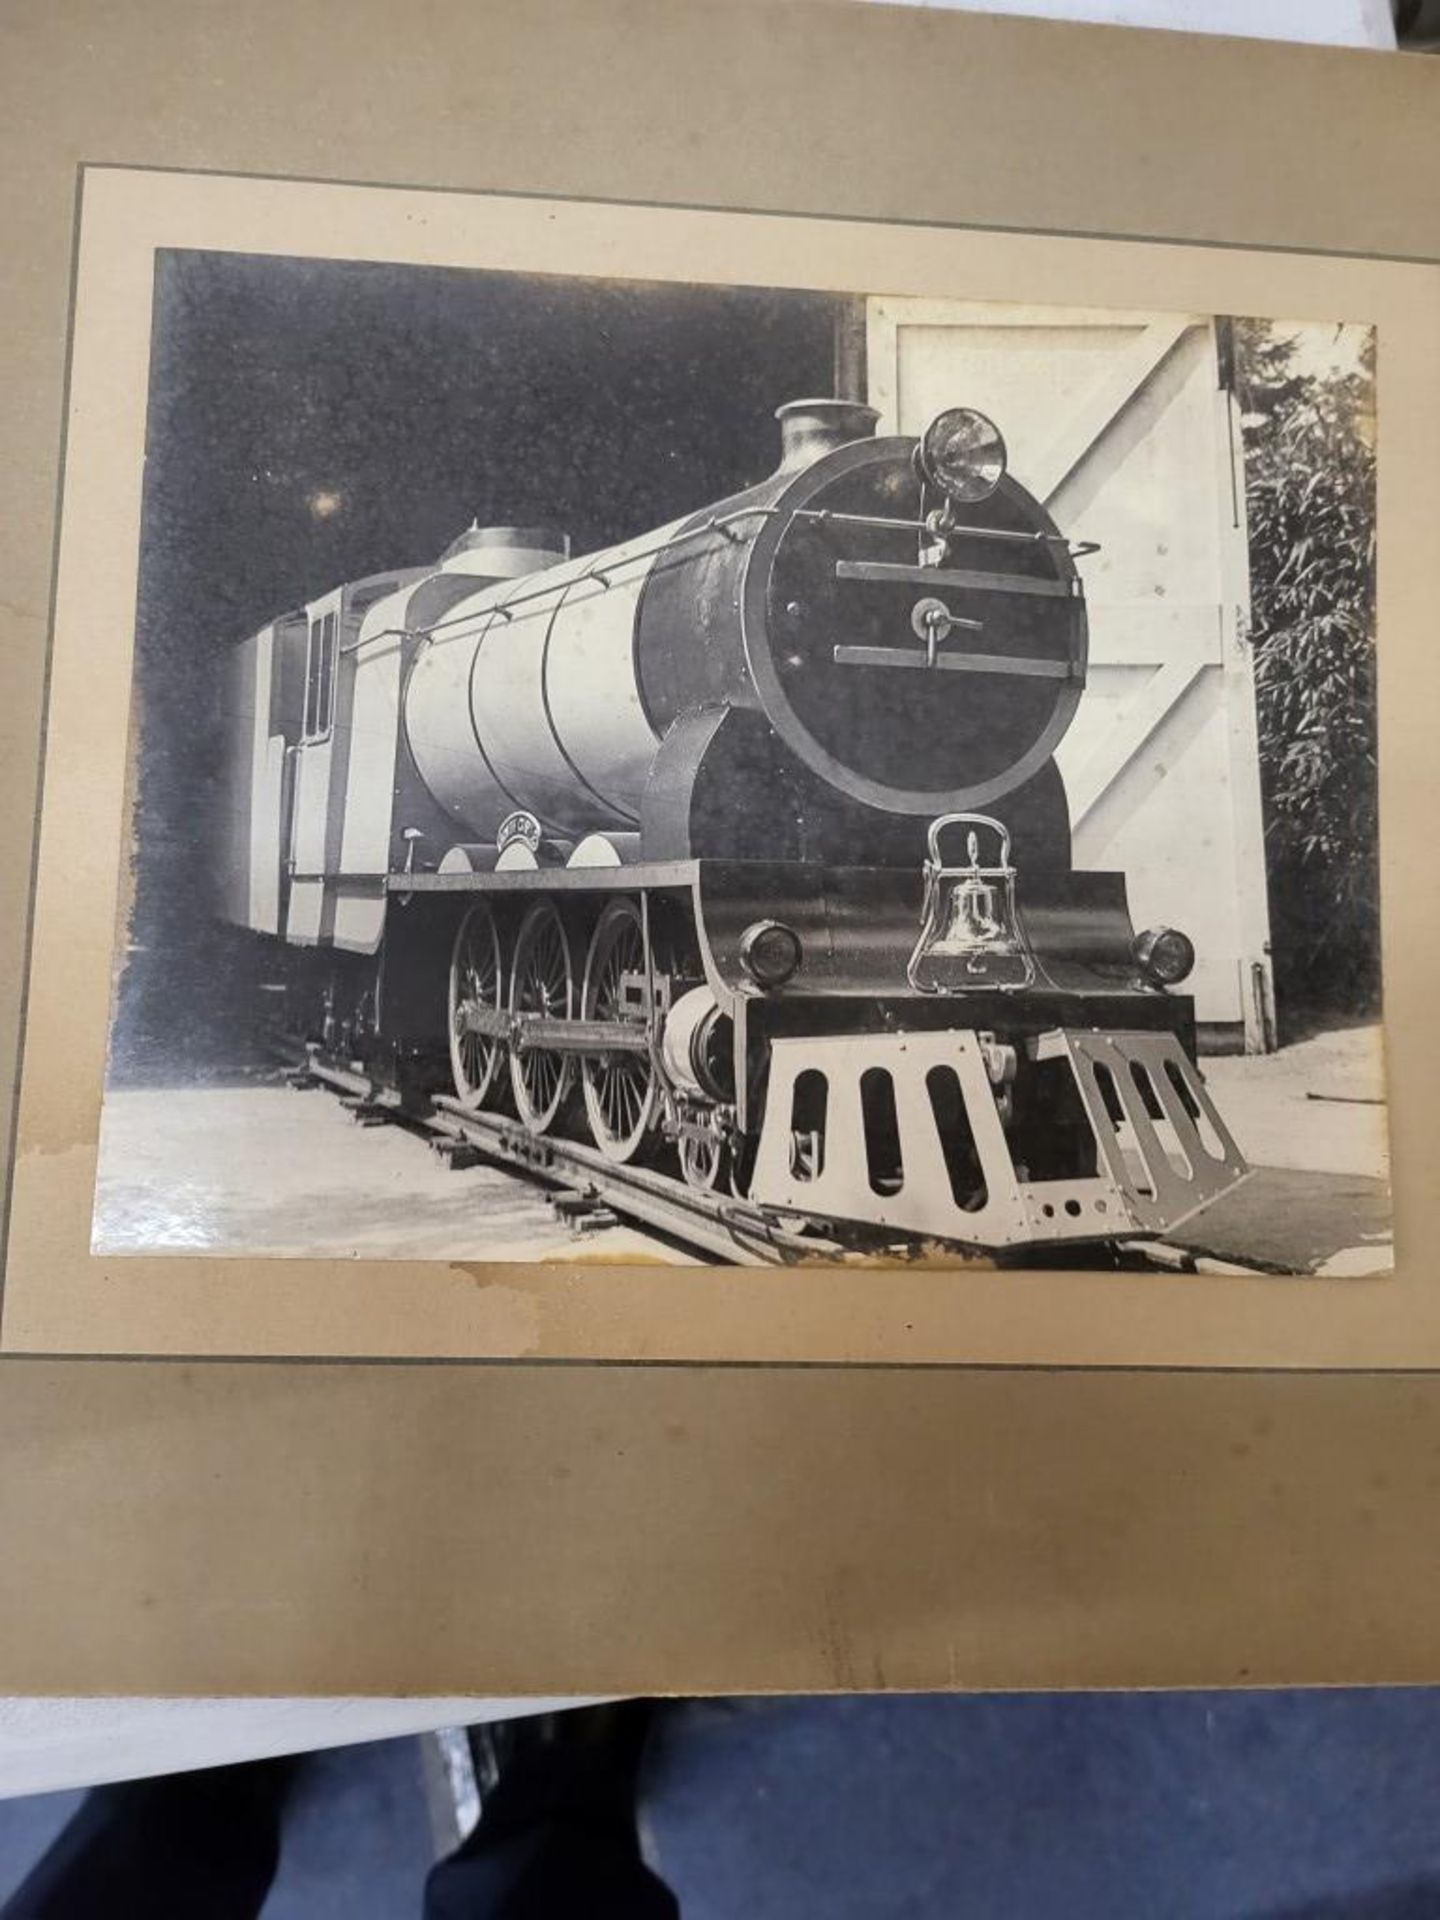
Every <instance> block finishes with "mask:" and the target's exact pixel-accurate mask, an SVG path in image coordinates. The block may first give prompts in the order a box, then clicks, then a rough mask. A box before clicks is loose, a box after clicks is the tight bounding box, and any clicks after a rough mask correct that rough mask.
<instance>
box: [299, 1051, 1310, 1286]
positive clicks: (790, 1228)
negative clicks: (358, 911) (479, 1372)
mask: <svg viewBox="0 0 1440 1920" xmlns="http://www.w3.org/2000/svg"><path fill="white" fill-rule="evenodd" d="M278 1051H279V1052H280V1053H281V1054H282V1056H283V1058H284V1059H285V1061H286V1063H287V1065H288V1067H289V1069H290V1074H291V1080H292V1084H295V1085H302V1086H303V1085H305V1084H309V1083H315V1084H319V1085H323V1086H327V1087H330V1088H332V1089H334V1091H335V1092H337V1093H338V1094H339V1095H340V1096H341V1098H342V1100H343V1101H344V1102H345V1104H346V1105H347V1106H348V1107H349V1108H350V1110H351V1113H352V1114H353V1116H354V1117H355V1119H356V1120H358V1121H360V1122H361V1123H362V1124H371V1125H374V1124H379V1123H382V1122H391V1123H394V1124H397V1125H403V1126H405V1127H407V1128H408V1129H410V1130H411V1131H412V1132H414V1133H416V1134H417V1135H419V1136H421V1137H423V1138H426V1139H428V1140H429V1142H430V1144H431V1146H432V1147H433V1148H435V1149H436V1150H437V1151H439V1152H441V1153H444V1154H445V1155H446V1157H447V1158H448V1159H449V1160H450V1162H451V1164H452V1165H455V1166H457V1167H458V1166H464V1165H467V1164H471V1163H472V1160H473V1161H488V1162H490V1163H492V1164H494V1165H499V1166H503V1167H507V1168H510V1169H512V1170H513V1171H515V1172H517V1173H520V1174H524V1175H526V1176H528V1177H529V1178H531V1179H532V1180H535V1181H537V1182H538V1183H540V1184H541V1185H543V1186H544V1187H546V1188H547V1189H548V1190H549V1193H550V1197H551V1201H552V1204H553V1205H554V1206H555V1208H556V1211H557V1212H558V1213H560V1214H561V1215H562V1216H563V1217H564V1218H566V1219H567V1220H569V1221H570V1222H571V1224H572V1225H573V1226H574V1227H575V1228H576V1229H577V1230H588V1231H599V1230H603V1229H604V1228H605V1227H607V1226H610V1225H612V1224H617V1223H618V1222H620V1221H622V1220H624V1221H628V1222H631V1223H632V1224H635V1225H638V1226H643V1227H647V1228H649V1229H650V1230H651V1231H652V1232H656V1233H659V1234H661V1235H663V1236H664V1237H665V1238H666V1239H667V1240H669V1241H671V1242H673V1243H675V1244H677V1245H680V1246H683V1247H685V1248H687V1249H688V1250H689V1251H691V1252H694V1253H696V1254H698V1255H700V1256H701V1257H702V1258H704V1259H706V1260H709V1261H713V1262H716V1263H723V1264H728V1265H732V1266H749V1267H765V1266H795V1265H799V1264H801V1263H805V1262H824V1261H833V1260H838V1259H842V1258H844V1257H845V1255H846V1253H847V1251H849V1250H850V1249H847V1247H846V1245H845V1244H844V1242H842V1241H841V1240H840V1239H838V1238H827V1237H826V1235H825V1234H824V1233H823V1232H820V1231H817V1230H814V1229H807V1230H804V1231H802V1230H801V1229H800V1228H799V1226H798V1225H797V1224H796V1223H795V1222H794V1221H792V1220H789V1219H787V1218H786V1217H785V1216H783V1215H781V1214H779V1213H777V1212H775V1211H774V1210H771V1209H768V1208H762V1207H759V1206H756V1205H755V1204H753V1203H752V1202H751V1201H748V1200H743V1199H739V1198H737V1197H736V1196H734V1195H732V1194H725V1193H713V1192H707V1191H703V1190H701V1189H699V1188H696V1187H692V1186H690V1185H688V1184H687V1183H686V1182H685V1181H684V1180H680V1179H676V1178H674V1177H672V1176H671V1175H669V1174H666V1173H660V1172H657V1171H656V1170H655V1169H654V1168H651V1167H638V1166H621V1165H617V1164H616V1163H615V1162H614V1161H612V1160H609V1159H607V1158H606V1156H605V1155H604V1154H602V1153H599V1152H597V1151H596V1150H595V1149H594V1148H593V1147H587V1146H585V1145H584V1144H583V1142H581V1141H578V1140H567V1139H564V1138H561V1137H558V1136H551V1135H545V1136H544V1137H537V1136H536V1135H534V1134H532V1133H529V1132H528V1131H527V1130H526V1129H525V1128H524V1127H523V1126H522V1125H521V1124H520V1122H519V1121H518V1120H515V1119H512V1118H509V1117H507V1116H506V1115H503V1114H493V1113H477V1112H472V1111H470V1110H469V1109H467V1108H465V1107H462V1106H461V1104H460V1103H459V1101H458V1100H455V1099H453V1098H451V1097H449V1096H447V1095H444V1094H439V1095H435V1096H434V1097H432V1098H430V1099H428V1100H425V1101H415V1100H407V1099H405V1098H404V1097H403V1096H402V1095H401V1094H400V1093H399V1092H398V1091H397V1090H396V1089H395V1088H394V1087H391V1086H388V1085H386V1084H385V1083H384V1082H383V1081H379V1080H376V1079H375V1078H373V1077H372V1076H371V1075H369V1074H366V1073H365V1072H363V1071H362V1070H361V1069H360V1068H358V1067H355V1066H351V1065H347V1064H345V1063H343V1062H341V1061H337V1060H334V1059H331V1058H329V1057H327V1056H326V1055H325V1054H323V1053H322V1052H321V1050H320V1049H319V1048H318V1047H316V1046H315V1045H313V1044H310V1045H307V1046H306V1047H304V1048H303V1049H301V1048H299V1047H298V1046H294V1045H286V1046H282V1047H280V1048H279V1049H278ZM872 1251H874V1250H872ZM887 1251H888V1252H889V1253H890V1255H891V1257H893V1258H894V1259H895V1260H896V1261H897V1262H904V1261H905V1260H907V1259H913V1258H915V1257H916V1256H917V1255H918V1254H919V1253H920V1252H921V1251H922V1249H920V1248H918V1247H913V1246H908V1245H906V1244H903V1243H900V1242H897V1243H896V1244H895V1245H894V1246H893V1247H891V1248H889V1249H887ZM955 1252H956V1257H957V1259H958V1258H961V1257H963V1253H964V1249H962V1248H957V1249H956V1250H955ZM1113 1264H1114V1266H1115V1267H1116V1268H1118V1269H1120V1270H1123V1271H1129V1272H1141V1273H1172V1274H1173V1273H1197V1272H1198V1273H1234V1274H1245V1273H1264V1272H1272V1271H1279V1269H1275V1268H1272V1267H1269V1266H1267V1265H1261V1264H1255V1265H1247V1264H1244V1263H1237V1262H1235V1261H1230V1260H1226V1261H1220V1260H1217V1259H1212V1258H1209V1257H1207V1256H1206V1255H1205V1254H1203V1253H1200V1252H1195V1251H1191V1250H1189V1249H1187V1248H1185V1247H1181V1246H1176V1245H1172V1244H1171V1243H1169V1242H1167V1241H1161V1240H1132V1241H1129V1242H1127V1243H1125V1244H1124V1245H1123V1246H1119V1247H1117V1248H1116V1249H1115V1250H1114V1261H1113Z"/></svg>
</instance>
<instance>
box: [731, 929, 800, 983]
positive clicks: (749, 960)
mask: <svg viewBox="0 0 1440 1920" xmlns="http://www.w3.org/2000/svg"><path fill="white" fill-rule="evenodd" d="M801 958H802V950H801V946H800V936H799V934H798V933H796V931H795V929H794V928H793V927H787V926H786V925H785V923H784V921H783V920H757V921H755V922H754V923H753V925H751V926H748V927H747V928H746V929H745V931H744V932H743V933H742V934H741V936H740V964H741V966H742V967H744V969H745V971H746V973H748V974H749V976H750V978H751V979H752V980H753V981H754V982H755V984H756V986H757V987H760V988H763V989H766V990H768V989H770V988H773V987H783V986H784V984H785V982H786V981H787V980H788V979H789V978H790V976H791V974H793V973H794V972H795V970H796V968H797V967H798V966H799V965H800V961H801Z"/></svg>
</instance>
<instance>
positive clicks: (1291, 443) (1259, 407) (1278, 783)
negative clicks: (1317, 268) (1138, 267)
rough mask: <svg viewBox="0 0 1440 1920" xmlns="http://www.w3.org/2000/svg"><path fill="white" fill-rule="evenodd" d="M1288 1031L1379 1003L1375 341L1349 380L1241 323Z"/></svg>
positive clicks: (1272, 334) (1237, 336) (1265, 755)
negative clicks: (1308, 1020)
mask: <svg viewBox="0 0 1440 1920" xmlns="http://www.w3.org/2000/svg"><path fill="white" fill-rule="evenodd" d="M1234 328H1235V331H1234V340H1235V382H1236V389H1237V392H1238V395H1239V398H1240V403H1241V407H1242V409H1243V412H1242V420H1243V426H1244V444H1245V474H1246V503H1247V511H1248V518H1249V535H1250V570H1251V621H1252V638H1253V641H1254V646H1255V686H1256V706H1257V713H1258V720H1259V732H1260V764H1261V783H1262V789H1263V793H1264V800H1265V832H1266V842H1267V868H1268V872H1269V881H1270V918H1271V928H1272V935H1273V945H1274V954H1275V974H1276V989H1277V997H1278V999H1279V1003H1280V1012H1281V1016H1282V1019H1283V1020H1284V1021H1285V1023H1286V1024H1287V1025H1290V1026H1293V1025H1294V1024H1295V1022H1296V1020H1297V1018H1303V1017H1305V1016H1307V1015H1314V1014H1316V1013H1342V1014H1366V1013H1371V1012H1373V1011H1374V1010H1375V1009H1376V1007H1377V1006H1378V1003H1379V991H1380V956H1379V871H1378V861H1377V835H1378V825H1379V805H1378V791H1377V788H1378V760H1377V744H1376V710H1375V446H1374V337H1373V335H1370V336H1369V337H1368V338H1367V342H1366V345H1365V347H1364V350H1363V351H1362V353H1361V356H1360V360H1359V364H1358V366H1357V367H1356V368H1355V369H1353V370H1350V371H1343V370H1341V369H1340V368H1338V367H1335V368H1331V367H1328V366H1325V365H1324V364H1323V362H1322V365H1321V370H1320V371H1314V370H1312V369H1308V368H1307V366H1306V364H1305V363H1306V361H1307V359H1311V358H1312V356H1307V355H1304V354H1302V352H1301V349H1300V344H1299V341H1298V340H1297V338H1296V336H1295V335H1294V334H1293V333H1292V334H1289V335H1287V334H1284V333H1281V332H1279V331H1277V329H1276V328H1275V327H1274V325H1273V324H1272V323H1270V322H1268V321H1256V320H1240V321H1236V322H1235V323H1234Z"/></svg>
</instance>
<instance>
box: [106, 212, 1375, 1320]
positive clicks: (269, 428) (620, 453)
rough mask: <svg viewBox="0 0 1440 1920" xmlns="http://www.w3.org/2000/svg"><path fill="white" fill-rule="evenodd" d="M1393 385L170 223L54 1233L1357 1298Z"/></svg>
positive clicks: (1114, 335)
mask: <svg viewBox="0 0 1440 1920" xmlns="http://www.w3.org/2000/svg"><path fill="white" fill-rule="evenodd" d="M1375 380H1376V346H1375V336H1374V333H1373V331H1372V329H1371V328H1370V327H1369V326H1368V325H1366V324H1363V323H1361V322H1358V321H1354V320H1349V321H1340V320H1336V321H1316V320H1314V319H1307V320H1299V321H1287V320H1286V319H1284V318H1283V317H1279V318H1277V317H1269V318H1261V317H1256V316H1254V315H1246V314H1222V313H1207V312H1200V313H1195V312H1176V311H1138V310H1132V309H1129V308H1124V309H1121V308H1113V307H1103V306H1095V305H1090V304H1077V305H1075V306H1074V307H1061V306H1043V307H1042V306H1020V305H1014V304H1006V303H997V302H994V301H987V300H984V299H979V298H975V299H971V298H967V297H961V296H959V295H957V297H955V298H948V299H936V298H932V297H926V298H921V297H916V296H910V295H892V294H887V293H886V292H885V291H884V290H883V289H865V288H861V289H858V290H856V291H855V292H853V293H849V294H844V295H841V294H837V293H834V292H829V291H813V292H812V291H805V290H803V289H796V288H777V287H767V286H743V285H699V284H688V283H684V282H680V281H675V282H660V281H655V280H649V279H646V280H642V279H633V280H627V279H624V278H618V277H616V278H595V277H586V276H580V275H574V276H568V275H564V274H538V273H521V272H512V271H500V270H489V269H481V268H458V267H442V266H424V265H412V264H389V263H386V262H384V261H363V260H359V261H357V260H351V259H344V260H341V259H336V260H326V259H317V258H311V257H303V258H302V257H287V256H285V255H283V254H263V255H262V254H258V253H243V252H221V251H209V250H204V249H184V248H166V249H162V250H161V251H159V252H158V253H157V254H156V257H155V288H154V308H153V326H152V334H151V359H150V372H149V390H148V402H147V413H146V450H145V479H144V496H143V517H142V524H141V535H140V575H139V599H138V607H137V609H136V612H135V616H134V617H135V651H134V682H133V698H132V709H131V715H130V733H131V802H132V809H133V811H132V817H131V832H130V854H129V859H128V866H127V876H126V886H125V893H126V898H125V902H124V908H123V924H122V927H121V929H120V933H119V938H118V943H117V956H116V972H115V991H114V1003H113V1009H112V1016H111V1030H110V1049H109V1062H108V1071H107V1079H106V1088H105V1095H104V1105H103V1112H102V1120H101V1136H100V1159H99V1170H98V1178H97V1184H96V1193H95V1209H94V1219H93V1238H92V1246H93V1249H94V1251H95V1252H96V1253H97V1254H103V1255H107V1256H112V1255H113V1256H124V1255H130V1254H157V1253H167V1252H173V1253H186V1254H192V1255H193V1254H217V1255H230V1256H235V1255H239V1256H252V1257H260V1258H266V1257H272V1258H273V1257H292V1258H296V1257H298V1258H305V1257H318V1256H328V1257H335V1256H353V1257H356V1258H367V1259H380V1260H385V1259H407V1260H408V1259H435V1260H456V1259H458V1260H483V1261H564V1262H567V1263H572V1264H573V1263H575V1262H588V1261H603V1262H609V1261H629V1262H637V1261H638V1262H661V1263H675V1264H688V1265H695V1264H704V1263H712V1262H721V1263H739V1264H744V1265H765V1264H775V1265H803V1264H806V1263H821V1262H823V1263H833V1262H836V1261H850V1260H858V1261H865V1262H869V1263H873V1264H877V1265H886V1264H898V1263H907V1262H924V1263H930V1264H933V1265H936V1266H941V1267H952V1268H954V1270H955V1284H956V1285H957V1286H963V1284H964V1277H965V1271H966V1269H967V1268H973V1267H982V1268H985V1269H993V1268H997V1267H1030V1268H1038V1269H1054V1268H1081V1269H1091V1270H1099V1271H1112V1270H1123V1271H1129V1272H1136V1271H1138V1272H1148V1271H1155V1272H1160V1273H1167V1272H1168V1273H1174V1272H1176V1271H1179V1272H1183V1273H1191V1274H1196V1273H1199V1274H1213V1275H1215V1276H1216V1279H1217V1283H1218V1281H1219V1280H1220V1279H1221V1278H1222V1277H1223V1276H1224V1275H1226V1274H1237V1273H1238V1274H1271V1275H1276V1276H1284V1275H1291V1276H1306V1275H1324V1276H1329V1277H1335V1276H1347V1275H1354V1276H1363V1275H1371V1274H1377V1273H1384V1272H1385V1271H1386V1270H1387V1269H1388V1268H1389V1267H1390V1266H1391V1264H1392V1250H1391V1226H1390V1199H1389V1187H1388V1179H1387V1139H1386V1128H1385V1100H1384V1082H1383V1073H1382V1050H1381V1024H1380V1022H1381V991H1380V940H1379V903H1378V852H1377V848H1378V817H1377V780H1378V747H1377V724H1376V701H1375V585H1374V579H1375V476H1376V458H1377V434H1376V411H1375Z"/></svg>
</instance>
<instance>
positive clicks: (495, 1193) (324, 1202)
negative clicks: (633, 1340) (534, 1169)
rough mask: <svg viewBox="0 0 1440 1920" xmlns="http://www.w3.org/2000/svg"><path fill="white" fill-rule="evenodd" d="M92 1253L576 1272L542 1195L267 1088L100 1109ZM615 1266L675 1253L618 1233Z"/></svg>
mask: <svg viewBox="0 0 1440 1920" xmlns="http://www.w3.org/2000/svg"><path fill="white" fill-rule="evenodd" d="M93 1246H94V1249H95V1251H96V1252H97V1253H112V1254H113V1253H141V1252H145V1251H152V1252H153V1251H156V1250H160V1251H165V1252H173V1253H251V1254H257V1255H260V1256H263V1257H266V1258H275V1257H278V1256H285V1255H291V1256H296V1255H299V1256H309V1257H310V1258H314V1259H320V1258H327V1257H329V1258H345V1259H349V1258H355V1257H363V1258H365V1259H369V1260H533V1259H557V1260H564V1259H569V1258H573V1256H574V1252H575V1247H576V1238H575V1235H574V1233H573V1231H572V1229H571V1228H570V1227H569V1226H568V1225H566V1224H565V1223H564V1222H562V1221H560V1220H559V1219H558V1218H557V1217H556V1215H555V1213H554V1211H553V1210H552V1208H551V1207H550V1204H549V1202H548V1201H547V1200H546V1198H545V1195H544V1193H543V1191H542V1190H541V1189H540V1188H539V1187H538V1186H536V1185H534V1184H533V1183H531V1182H530V1181H527V1180H524V1179H522V1178H520V1177H518V1176H517V1175H515V1174H512V1173H508V1172H506V1171H505V1170H504V1169H503V1168H500V1167H491V1166H476V1167H466V1168H464V1169H452V1168H450V1167H449V1166H448V1165H447V1164H446V1163H445V1161H444V1160H442V1159H441V1157H440V1155H439V1154H437V1153H434V1152H432V1151H431V1150H430V1148H429V1146H428V1144H427V1143H426V1141H425V1140H424V1138H423V1137H422V1136H420V1135H418V1134H415V1133H411V1132H409V1131H408V1130H406V1129H404V1128H401V1127H396V1126H380V1127H360V1126H357V1125H356V1124H355V1122H354V1121H353V1120H352V1119H351V1118H350V1116H349V1113H348V1112H347V1111H346V1109H345V1108H344V1107H342V1106H341V1104H340V1102H339V1100H338V1099H337V1098H336V1096H335V1095H334V1094H333V1093H332V1092H329V1091H328V1090H326V1089H324V1088H319V1087H316V1088H311V1089H309V1090H308V1091H305V1092H295V1091H293V1090H292V1089H291V1088H289V1087H287V1086H285V1085H283V1084H277V1083H275V1082H274V1081H270V1082H268V1083H267V1082H264V1081H259V1082H257V1081H254V1080H249V1081H239V1082H237V1083H236V1084H235V1085H231V1086H220V1087H216V1086H199V1087H130V1088H124V1089H122V1090H120V1091H118V1092H112V1093H110V1094H108V1095H107V1096H106V1100H105V1109H104V1113H103V1116H102V1121H101V1128H100V1172H99V1177H98V1179H97V1181H96V1189H95V1222H94V1233H93ZM605 1250H606V1252H607V1254H610V1255H613V1256H614V1257H615V1258H617V1259H620V1258H624V1257H625V1255H627V1254H629V1253H631V1252H634V1253H637V1254H641V1253H643V1254H644V1255H645V1256H646V1257H647V1258H649V1259H654V1258H656V1257H657V1256H658V1257H659V1258H662V1259H668V1260H675V1261H677V1262H681V1261H684V1260H685V1259H686V1258H687V1256H686V1255H684V1254H683V1253H681V1252H679V1251H677V1250H675V1249H673V1248H671V1247H669V1246H667V1245H665V1244H664V1243H662V1242H660V1241H658V1240H656V1239H655V1238H653V1237H652V1236H651V1235H649V1234H647V1233H643V1232H641V1231H639V1230H638V1229H631V1228H630V1227H609V1228H607V1229H605Z"/></svg>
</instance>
